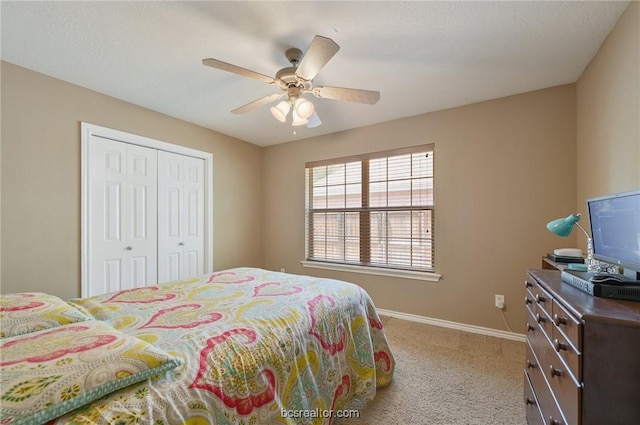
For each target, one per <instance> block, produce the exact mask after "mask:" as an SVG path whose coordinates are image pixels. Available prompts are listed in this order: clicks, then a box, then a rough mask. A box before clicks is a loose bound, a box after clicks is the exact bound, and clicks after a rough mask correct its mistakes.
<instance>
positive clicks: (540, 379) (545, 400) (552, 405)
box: [525, 341, 566, 425]
mask: <svg viewBox="0 0 640 425" xmlns="http://www.w3.org/2000/svg"><path fill="white" fill-rule="evenodd" d="M541 367H542V365H541V364H540V363H539V362H538V359H537V357H536V355H535V354H534V350H533V348H532V346H531V345H530V344H529V341H527V354H526V361H525V373H526V375H527V378H528V380H529V381H530V382H531V386H532V387H533V393H534V395H535V399H536V402H537V403H538V408H539V409H540V413H541V414H542V417H543V419H544V421H545V422H543V423H545V424H552V423H553V422H552V421H553V420H555V421H559V422H556V423H555V425H561V424H562V425H566V424H565V423H564V421H563V420H562V414H561V413H560V408H559V407H558V405H557V404H556V401H555V399H554V398H553V395H552V393H551V389H550V388H549V384H548V383H547V380H546V379H545V377H544V376H543V374H544V370H542V369H541ZM525 385H526V382H525ZM525 389H526V386H525ZM527 418H528V416H527ZM529 425H531V423H529Z"/></svg>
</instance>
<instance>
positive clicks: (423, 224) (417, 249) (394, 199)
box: [305, 145, 435, 271]
mask: <svg viewBox="0 0 640 425" xmlns="http://www.w3.org/2000/svg"><path fill="white" fill-rule="evenodd" d="M433 161H434V154H433V145H425V146H420V147H416V148H410V149H401V150H396V151H387V152H380V153H377V154H369V155H362V156H357V157H349V158H341V159H336V160H329V161H320V162H313V163H308V164H307V165H306V197H305V198H306V232H305V233H306V250H307V252H306V258H307V260H311V261H324V262H335V263H344V264H355V265H361V266H370V267H384V268H396V269H407V270H418V271H434V268H435V267H434V256H435V253H434V208H435V205H434V176H433Z"/></svg>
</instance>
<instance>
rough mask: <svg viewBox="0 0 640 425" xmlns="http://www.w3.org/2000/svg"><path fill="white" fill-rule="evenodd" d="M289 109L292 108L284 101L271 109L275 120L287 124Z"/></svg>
mask: <svg viewBox="0 0 640 425" xmlns="http://www.w3.org/2000/svg"><path fill="white" fill-rule="evenodd" d="M289 108H291V106H290V105H289V102H287V101H286V100H283V101H282V102H280V103H278V104H277V105H276V106H272V107H271V115H273V116H274V117H275V119H277V120H278V121H280V122H285V121H286V120H287V114H288V113H289Z"/></svg>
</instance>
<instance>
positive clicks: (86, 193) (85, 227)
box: [80, 122, 213, 297]
mask: <svg viewBox="0 0 640 425" xmlns="http://www.w3.org/2000/svg"><path fill="white" fill-rule="evenodd" d="M93 137H99V138H103V139H109V140H113V141H116V142H124V143H127V144H130V145H133V146H140V147H146V148H152V149H156V150H159V151H166V152H171V153H176V154H179V155H184V156H188V157H193V158H198V159H201V160H203V161H204V163H203V164H204V165H203V170H202V172H203V176H204V178H203V182H204V188H203V200H202V202H203V204H204V213H203V220H202V224H203V229H202V230H203V234H204V251H203V261H202V264H203V273H211V272H212V271H213V214H212V212H213V155H212V154H211V153H208V152H203V151H199V150H196V149H191V148H187V147H184V146H180V145H174V144H171V143H166V142H162V141H159V140H155V139H150V138H146V137H142V136H138V135H134V134H129V133H126V132H122V131H118V130H113V129H109V128H106V127H101V126H97V125H94V124H89V123H85V122H83V123H81V173H82V176H81V273H80V274H81V296H83V297H85V296H88V294H91V293H92V291H91V288H90V285H91V273H92V270H91V256H92V252H91V250H90V238H91V235H92V232H94V231H96V229H92V228H91V220H90V218H91V215H92V214H93V213H94V212H93V211H92V207H91V204H90V200H91V194H90V191H91V181H90V171H91V169H90V167H91V157H92V156H91V155H92V144H91V139H92V138H93ZM125 249H126V247H125Z"/></svg>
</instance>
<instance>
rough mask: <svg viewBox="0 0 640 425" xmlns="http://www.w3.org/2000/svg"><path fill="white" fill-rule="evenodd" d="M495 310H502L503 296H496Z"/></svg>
mask: <svg viewBox="0 0 640 425" xmlns="http://www.w3.org/2000/svg"><path fill="white" fill-rule="evenodd" d="M496 308H497V309H500V310H504V295H498V294H496Z"/></svg>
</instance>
